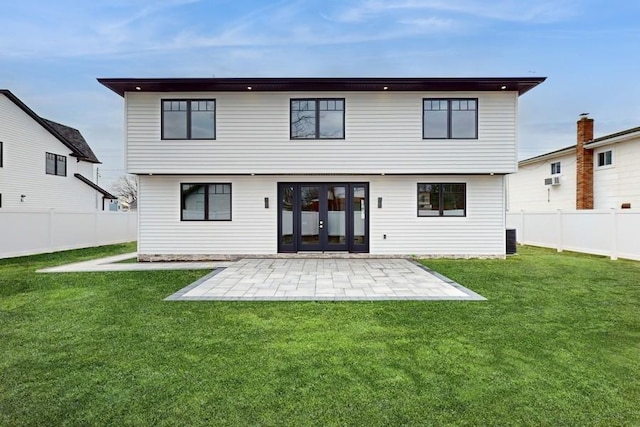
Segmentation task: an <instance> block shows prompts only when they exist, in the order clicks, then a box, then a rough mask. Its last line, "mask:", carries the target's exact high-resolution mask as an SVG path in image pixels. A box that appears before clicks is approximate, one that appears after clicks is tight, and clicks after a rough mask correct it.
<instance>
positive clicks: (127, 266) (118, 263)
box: [37, 252, 233, 273]
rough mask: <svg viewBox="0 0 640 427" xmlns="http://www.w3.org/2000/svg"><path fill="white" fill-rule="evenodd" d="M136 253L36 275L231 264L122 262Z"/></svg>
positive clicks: (190, 268) (227, 263) (193, 268)
mask: <svg viewBox="0 0 640 427" xmlns="http://www.w3.org/2000/svg"><path fill="white" fill-rule="evenodd" d="M136 256H137V253H136V252H132V253H128V254H122V255H115V256H111V257H107V258H100V259H92V260H90V261H83V262H76V263H73V264H65V265H60V266H57V267H49V268H43V269H41V270H38V271H37V273H74V272H88V271H140V270H210V269H213V268H221V267H227V266H229V265H231V264H233V263H232V262H228V261H206V262H130V263H128V262H122V261H127V260H130V259H133V258H135V257H136Z"/></svg>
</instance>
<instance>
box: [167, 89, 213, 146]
mask: <svg viewBox="0 0 640 427" xmlns="http://www.w3.org/2000/svg"><path fill="white" fill-rule="evenodd" d="M162 139H216V100H215V99H191V100H189V99H163V100H162Z"/></svg>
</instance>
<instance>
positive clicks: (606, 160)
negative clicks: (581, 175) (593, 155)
mask: <svg viewBox="0 0 640 427" xmlns="http://www.w3.org/2000/svg"><path fill="white" fill-rule="evenodd" d="M612 164H613V151H612V150H607V151H602V152H600V153H598V167H602V166H609V165H612Z"/></svg>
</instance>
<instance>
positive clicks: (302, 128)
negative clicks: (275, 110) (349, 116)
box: [291, 98, 344, 139]
mask: <svg viewBox="0 0 640 427" xmlns="http://www.w3.org/2000/svg"><path fill="white" fill-rule="evenodd" d="M291 139H344V98H320V99H292V100H291Z"/></svg>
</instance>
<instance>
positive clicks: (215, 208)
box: [180, 183, 231, 221]
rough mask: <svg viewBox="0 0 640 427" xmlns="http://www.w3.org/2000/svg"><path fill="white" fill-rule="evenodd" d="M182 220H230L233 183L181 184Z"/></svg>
mask: <svg viewBox="0 0 640 427" xmlns="http://www.w3.org/2000/svg"><path fill="white" fill-rule="evenodd" d="M180 187H181V188H180V191H181V206H182V215H181V220H182V221H230V220H231V184H226V183H225V184H220V183H210V184H181V185H180Z"/></svg>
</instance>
